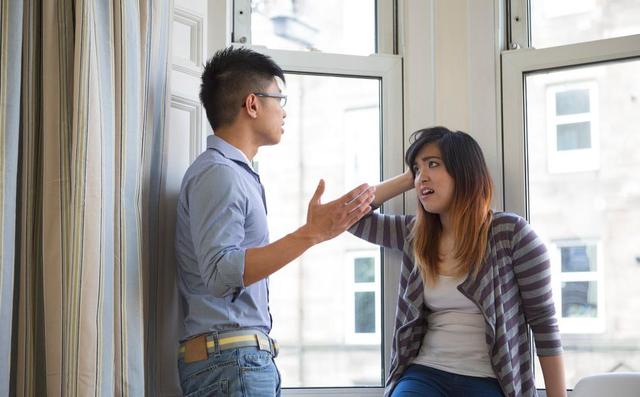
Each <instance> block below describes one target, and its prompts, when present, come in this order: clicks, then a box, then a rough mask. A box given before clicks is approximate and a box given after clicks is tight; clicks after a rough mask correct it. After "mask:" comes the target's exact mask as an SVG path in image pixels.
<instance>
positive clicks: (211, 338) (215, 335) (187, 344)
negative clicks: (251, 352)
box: [178, 330, 279, 363]
mask: <svg viewBox="0 0 640 397" xmlns="http://www.w3.org/2000/svg"><path fill="white" fill-rule="evenodd" d="M239 347H257V348H258V349H260V350H264V351H268V352H270V353H271V354H272V355H273V357H277V356H278V350H279V346H278V342H276V340H275V339H272V338H270V337H269V336H268V335H266V334H264V333H262V332H260V331H256V330H238V331H224V332H211V333H208V334H201V335H198V336H195V337H193V338H191V339H189V340H186V341H184V342H183V343H182V344H180V350H179V351H178V357H179V358H182V359H184V362H185V363H192V362H196V361H201V360H206V359H208V358H209V354H212V353H216V352H219V351H222V350H228V349H236V348H239Z"/></svg>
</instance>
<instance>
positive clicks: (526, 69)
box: [502, 35, 640, 218]
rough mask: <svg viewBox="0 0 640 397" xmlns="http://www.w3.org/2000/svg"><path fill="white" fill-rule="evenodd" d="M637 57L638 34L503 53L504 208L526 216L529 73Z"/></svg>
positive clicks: (639, 41)
mask: <svg viewBox="0 0 640 397" xmlns="http://www.w3.org/2000/svg"><path fill="white" fill-rule="evenodd" d="M638 57H640V35H633V36H626V37H618V38H612V39H603V40H598V41H592V42H587V43H578V44H571V45H565V46H559V47H549V48H542V49H533V48H525V49H518V50H508V51H504V52H503V53H502V89H503V90H502V93H503V96H502V98H503V100H502V115H503V118H502V121H503V147H504V148H505V149H507V148H508V150H504V157H503V170H504V201H505V209H506V210H508V211H512V212H515V213H518V214H521V215H524V216H525V217H527V218H528V217H529V212H528V208H527V194H528V192H527V183H526V182H527V175H526V174H525V171H526V162H527V158H526V154H527V152H526V122H525V120H526V118H525V105H526V87H525V84H526V76H527V74H528V73H533V72H539V71H545V70H551V69H560V68H565V67H572V66H588V65H592V64H597V63H601V62H607V61H617V60H625V59H630V58H638Z"/></svg>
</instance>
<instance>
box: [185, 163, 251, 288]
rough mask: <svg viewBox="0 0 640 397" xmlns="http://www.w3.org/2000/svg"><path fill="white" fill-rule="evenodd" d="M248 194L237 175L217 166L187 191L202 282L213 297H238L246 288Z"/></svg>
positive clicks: (193, 181)
mask: <svg viewBox="0 0 640 397" xmlns="http://www.w3.org/2000/svg"><path fill="white" fill-rule="evenodd" d="M246 200H247V199H246V194H245V192H244V190H243V187H242V185H241V182H240V181H239V178H238V176H237V175H235V172H234V171H233V170H232V169H231V168H230V167H228V166H226V165H221V164H217V165H215V166H212V167H209V168H208V169H207V170H206V171H205V172H203V173H201V174H200V175H198V176H196V177H194V178H193V180H192V181H191V183H190V186H189V187H188V190H187V201H188V206H189V223H190V225H189V226H190V229H191V237H192V241H193V245H194V248H195V253H196V256H197V260H198V268H199V270H200V275H201V277H202V281H203V283H204V285H205V286H206V287H207V289H208V290H209V291H210V292H211V294H212V295H214V296H216V297H223V296H227V295H229V294H233V293H238V292H239V291H240V290H241V289H242V288H244V284H243V281H242V277H243V275H244V257H245V250H244V249H243V248H242V247H241V245H242V242H243V240H244V236H245V233H244V222H245V219H246V211H247V210H246V208H247V206H246Z"/></svg>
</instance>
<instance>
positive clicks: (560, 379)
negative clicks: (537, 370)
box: [538, 354, 567, 397]
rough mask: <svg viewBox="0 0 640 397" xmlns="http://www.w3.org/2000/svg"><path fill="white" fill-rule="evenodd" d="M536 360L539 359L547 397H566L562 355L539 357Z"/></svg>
mask: <svg viewBox="0 0 640 397" xmlns="http://www.w3.org/2000/svg"><path fill="white" fill-rule="evenodd" d="M538 358H539V359H540V367H542V375H543V377H544V385H545V387H546V389H547V397H566V396H567V386H566V385H565V380H564V361H563V359H562V355H561V354H559V355H557V356H542V357H540V356H539V357H538Z"/></svg>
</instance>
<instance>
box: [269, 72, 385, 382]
mask: <svg viewBox="0 0 640 397" xmlns="http://www.w3.org/2000/svg"><path fill="white" fill-rule="evenodd" d="M286 79H287V92H288V95H289V101H288V103H287V118H286V119H285V126H284V128H285V133H284V135H283V137H282V141H281V142H280V144H278V145H275V146H271V147H263V148H261V149H260V152H259V153H258V154H257V156H256V159H259V162H260V178H261V180H262V183H263V184H264V185H265V189H266V193H267V205H268V211H269V212H268V221H269V230H270V234H271V238H272V240H275V239H278V238H280V237H281V236H283V235H285V234H286V233H289V232H291V230H294V229H295V228H296V227H298V226H299V225H302V224H303V223H304V221H305V219H306V213H307V205H308V201H309V199H310V197H311V195H312V194H313V192H314V191H315V188H316V186H317V184H318V181H319V180H320V178H323V179H325V182H326V191H325V194H324V196H323V200H324V201H325V202H326V201H330V200H332V199H335V198H337V197H338V196H340V195H342V194H343V193H345V192H346V191H348V190H350V189H351V188H352V187H354V186H357V185H359V184H360V183H362V182H369V183H373V184H375V183H377V182H378V181H379V180H380V175H381V172H380V169H381V163H380V158H381V156H382V154H381V152H380V135H381V125H380V117H379V116H378V115H379V112H380V105H381V104H380V100H379V98H380V80H379V79H378V78H351V77H337V76H317V75H300V74H292V73H287V75H286ZM319 104H322V106H319ZM372 105H373V106H372ZM354 109H363V110H362V111H355V112H354ZM361 116H365V117H366V119H365V118H364V117H361ZM356 149H357V150H356ZM356 153H368V154H369V155H368V156H365V157H362V156H356ZM370 178H374V179H370ZM274 187H277V188H276V189H274ZM371 248H374V250H373V251H369V252H368V255H366V256H354V255H353V254H352V252H354V251H361V250H363V249H369V250H371ZM376 248H377V247H375V246H372V245H371V244H369V243H367V242H365V241H362V240H360V239H357V238H356V237H354V236H352V235H350V234H348V233H345V234H343V235H341V236H339V237H337V238H335V239H333V240H331V241H328V242H325V243H323V244H321V245H318V246H316V247H314V248H313V249H312V250H310V252H308V253H305V254H304V255H303V256H302V257H301V258H299V259H298V260H297V261H296V263H293V264H291V265H289V266H287V267H286V268H285V269H283V271H282V272H278V273H276V274H274V275H272V276H271V277H270V281H271V285H272V287H271V288H270V294H269V295H270V296H269V298H270V307H271V312H272V315H273V318H274V323H273V330H272V332H271V335H272V336H273V337H274V338H276V339H277V340H278V341H279V343H280V345H281V347H282V349H281V356H280V357H279V358H278V366H279V369H280V371H281V373H282V374H283V379H284V382H285V383H284V385H285V386H287V387H312V386H313V387H319V386H324V387H327V386H343V387H344V386H359V385H362V386H380V385H381V383H382V380H381V378H380V368H381V367H382V362H381V358H382V354H381V346H382V341H381V339H380V335H381V333H380V332H379V326H380V323H379V321H380V317H381V313H380V308H381V302H380V298H381V296H380V293H379V292H378V293H376V292H377V291H380V288H381V279H380V277H379V276H378V277H376V263H379V262H380V250H379V249H376ZM344 257H351V260H350V261H349V263H350V264H349V265H348V266H346V264H345V262H344V260H343V259H342V258H344ZM370 265H373V266H370ZM348 268H350V271H349V274H348V275H347V274H345V275H344V276H343V277H342V278H341V277H340V276H339V275H340V274H344V272H343V271H342V269H348ZM377 268H378V269H379V265H378V266H377ZM377 274H379V272H378V273H377ZM345 282H348V283H350V285H351V288H350V290H348V291H347V290H344V289H343V288H342V285H343V284H344V283H345ZM294 290H295V291H296V292H295V293H292V292H293V291H294ZM356 362H363V363H366V364H362V365H358V368H357V370H353V368H354V367H355V366H356V365H355V363H356Z"/></svg>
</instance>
